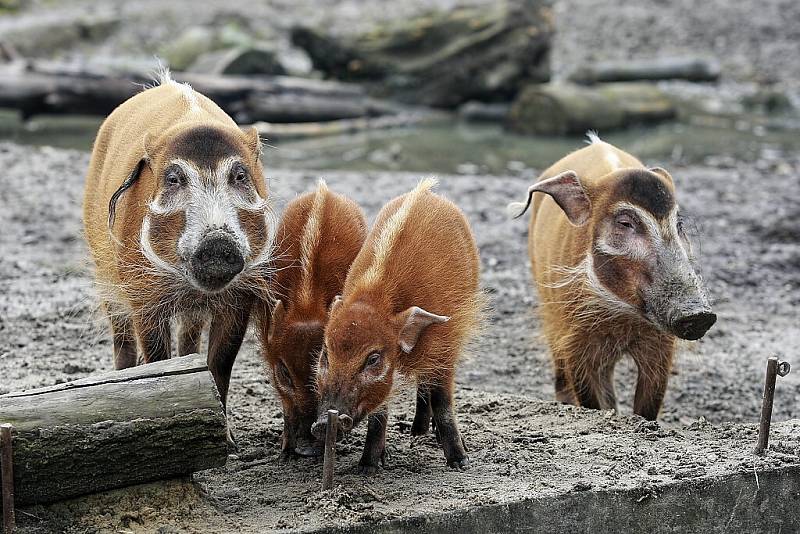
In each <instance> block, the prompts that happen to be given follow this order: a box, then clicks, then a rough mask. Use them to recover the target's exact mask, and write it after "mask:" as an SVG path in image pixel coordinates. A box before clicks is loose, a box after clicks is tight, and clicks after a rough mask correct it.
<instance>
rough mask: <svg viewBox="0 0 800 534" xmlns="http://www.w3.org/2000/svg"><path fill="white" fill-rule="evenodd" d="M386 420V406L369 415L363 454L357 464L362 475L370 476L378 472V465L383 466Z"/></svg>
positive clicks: (387, 411)
mask: <svg viewBox="0 0 800 534" xmlns="http://www.w3.org/2000/svg"><path fill="white" fill-rule="evenodd" d="M388 419H389V409H388V408H387V407H386V406H383V407H381V408H380V409H379V410H377V411H375V412H373V413H371V414H370V415H369V418H368V420H367V438H366V439H365V440H364V453H363V454H362V455H361V460H359V462H358V468H359V471H360V472H361V474H362V475H365V476H372V475H374V474H375V473H377V472H378V468H379V465H385V462H386V422H387V420H388Z"/></svg>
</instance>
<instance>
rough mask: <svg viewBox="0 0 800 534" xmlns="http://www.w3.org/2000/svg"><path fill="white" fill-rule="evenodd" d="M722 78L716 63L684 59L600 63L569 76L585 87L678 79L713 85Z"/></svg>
mask: <svg viewBox="0 0 800 534" xmlns="http://www.w3.org/2000/svg"><path fill="white" fill-rule="evenodd" d="M719 75H720V67H719V63H717V62H716V61H713V60H711V59H707V58H699V57H682V58H659V59H639V60H630V61H598V62H596V63H592V64H591V65H586V66H583V67H580V68H578V69H577V70H576V71H575V72H574V73H572V74H571V75H570V76H569V80H570V81H571V82H574V83H579V84H584V85H591V84H595V83H604V82H633V81H646V80H649V81H655V80H676V79H678V80H689V81H692V82H713V81H716V80H717V79H719Z"/></svg>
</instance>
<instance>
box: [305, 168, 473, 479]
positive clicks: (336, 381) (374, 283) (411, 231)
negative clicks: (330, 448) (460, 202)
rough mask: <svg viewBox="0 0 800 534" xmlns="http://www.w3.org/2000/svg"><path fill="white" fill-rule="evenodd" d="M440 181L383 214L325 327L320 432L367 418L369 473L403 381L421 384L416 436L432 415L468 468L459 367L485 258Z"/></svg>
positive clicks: (456, 463) (445, 443)
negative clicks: (458, 398)
mask: <svg viewBox="0 0 800 534" xmlns="http://www.w3.org/2000/svg"><path fill="white" fill-rule="evenodd" d="M435 183H436V182H435V181H434V180H424V181H422V182H421V183H420V184H419V185H418V186H417V187H416V188H415V189H414V190H412V191H411V192H409V193H407V194H405V195H402V196H400V197H398V198H396V199H394V200H392V201H391V202H389V203H388V204H387V205H386V206H385V207H384V208H383V209H382V210H381V212H380V213H379V214H378V218H377V221H376V222H375V226H374V227H373V228H372V230H371V231H370V232H369V234H368V235H367V239H366V242H365V243H364V246H363V248H362V249H361V251H360V252H359V254H358V256H357V257H356V259H355V261H354V262H353V265H352V266H351V267H350V271H349V273H348V274H347V280H346V281H345V284H344V290H343V293H342V295H341V297H340V298H337V299H335V300H334V302H333V304H332V306H331V311H330V318H329V320H328V324H327V325H326V327H325V337H324V345H323V351H322V354H321V356H320V361H319V365H318V369H317V389H318V392H319V395H320V401H319V418H318V420H317V422H316V423H314V426H313V432H314V434H315V435H316V436H318V437H322V436H324V434H325V431H326V428H325V427H326V425H327V411H328V410H329V409H336V410H338V411H339V413H340V417H339V421H340V425H341V426H342V428H343V429H344V430H345V431H349V430H350V429H351V428H352V427H353V426H355V425H357V424H358V423H359V422H360V421H362V420H363V419H365V418H368V425H367V437H366V442H365V444H364V452H363V455H362V457H361V460H360V462H359V465H360V467H361V470H362V472H364V473H365V474H373V473H375V471H376V470H377V469H378V467H379V464H380V463H381V462H382V461H383V459H384V454H385V446H386V421H387V417H388V410H387V402H388V401H389V398H390V396H391V393H392V390H393V388H394V386H395V385H396V383H397V382H398V380H409V381H411V382H416V385H417V411H416V416H415V418H414V422H413V425H412V428H411V432H412V434H413V435H420V434H424V433H426V432H428V430H429V428H430V424H431V419H433V422H434V424H435V429H436V433H437V436H438V438H439V441H440V443H441V446H442V449H443V450H444V455H445V458H446V460H447V463H448V465H450V466H451V467H456V468H464V467H467V466H468V465H469V459H468V457H467V453H466V450H465V448H464V443H463V441H462V439H461V434H460V432H459V429H458V424H457V421H456V416H455V407H454V404H453V387H454V375H455V369H456V364H457V363H458V360H459V357H460V356H461V354H462V351H463V349H464V347H465V344H466V343H467V340H468V339H469V337H470V335H471V334H473V333H474V331H475V329H476V326H477V324H478V319H479V312H480V309H481V294H480V290H479V286H478V276H479V269H480V264H479V261H478V251H477V248H476V246H475V240H474V238H473V236H472V231H471V230H470V227H469V223H468V222H467V220H466V218H465V217H464V215H463V213H462V212H461V210H459V209H458V207H456V206H455V205H454V204H453V203H452V202H450V201H448V200H446V199H444V198H442V197H441V196H439V195H437V194H435V193H433V192H431V190H430V189H431V187H433V185H434V184H435Z"/></svg>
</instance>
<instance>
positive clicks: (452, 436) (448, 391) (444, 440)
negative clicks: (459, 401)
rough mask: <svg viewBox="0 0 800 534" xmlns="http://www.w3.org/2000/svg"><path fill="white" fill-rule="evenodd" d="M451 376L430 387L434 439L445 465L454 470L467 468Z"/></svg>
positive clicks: (467, 458)
mask: <svg viewBox="0 0 800 534" xmlns="http://www.w3.org/2000/svg"><path fill="white" fill-rule="evenodd" d="M453 381H454V377H453V374H452V373H450V374H449V375H448V376H445V377H442V379H441V380H440V381H438V382H437V383H435V384H433V385H431V388H430V394H431V407H432V409H433V421H434V424H435V425H436V437H437V438H438V440H439V444H440V445H441V446H442V450H443V451H444V456H445V458H446V459H447V465H448V466H450V467H453V468H456V469H466V468H468V467H469V457H468V456H467V451H466V447H465V446H464V439H463V438H462V437H461V432H459V430H458V420H457V419H456V414H455V405H454V402H453V385H454V384H453Z"/></svg>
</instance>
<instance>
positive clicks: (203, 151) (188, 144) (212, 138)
mask: <svg viewBox="0 0 800 534" xmlns="http://www.w3.org/2000/svg"><path fill="white" fill-rule="evenodd" d="M172 150H173V156H177V157H179V158H183V159H186V160H189V161H192V162H194V163H195V164H197V165H198V166H200V167H208V168H212V169H213V168H215V167H216V165H217V162H219V161H220V160H221V159H224V158H227V157H230V156H235V155H240V153H241V150H240V148H239V147H238V146H237V142H236V139H235V138H233V136H232V135H231V134H230V133H228V132H225V131H223V130H221V129H219V128H214V127H212V126H198V127H196V128H191V129H190V130H187V131H185V132H182V133H181V134H180V135H178V136H177V137H176V138H175V141H174V142H173V146H172Z"/></svg>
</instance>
